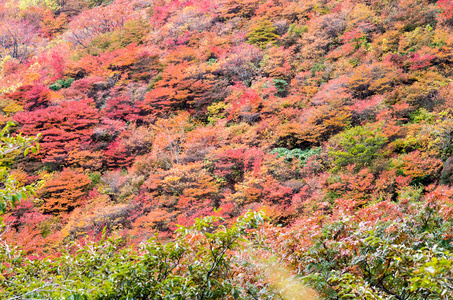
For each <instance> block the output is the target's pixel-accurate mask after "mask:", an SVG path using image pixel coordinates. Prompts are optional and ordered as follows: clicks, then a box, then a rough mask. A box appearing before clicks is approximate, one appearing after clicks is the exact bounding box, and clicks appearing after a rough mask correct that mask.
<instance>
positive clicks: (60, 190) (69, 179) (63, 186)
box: [37, 169, 91, 214]
mask: <svg viewBox="0 0 453 300" xmlns="http://www.w3.org/2000/svg"><path fill="white" fill-rule="evenodd" d="M90 183H91V180H90V178H89V177H88V176H87V175H85V174H84V173H81V172H78V171H76V170H71V169H64V170H63V171H61V172H60V173H55V174H53V175H51V177H50V179H48V180H45V183H44V185H43V187H42V188H40V189H39V190H38V191H37V196H38V197H39V198H40V199H41V201H43V203H42V205H41V209H42V211H43V212H44V213H53V214H61V213H67V212H71V211H72V210H73V209H74V208H76V207H77V206H80V205H81V204H82V203H83V201H84V200H85V197H86V196H87V195H88V191H87V188H88V186H89V184H90Z"/></svg>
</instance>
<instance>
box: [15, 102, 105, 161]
mask: <svg viewBox="0 0 453 300" xmlns="http://www.w3.org/2000/svg"><path fill="white" fill-rule="evenodd" d="M14 119H15V120H16V121H17V122H19V123H20V124H21V126H22V132H23V133H24V134H26V135H31V136H32V135H36V134H38V133H41V135H42V137H41V141H40V147H41V151H40V152H39V154H37V157H39V158H41V159H42V161H43V162H48V163H57V164H64V163H65V160H66V159H67V157H68V153H69V152H70V151H71V150H73V149H78V148H79V147H80V145H81V144H82V143H84V142H88V141H89V140H90V136H91V134H92V128H93V126H94V125H95V124H97V123H98V121H99V116H98V111H97V110H96V109H95V108H94V107H93V100H91V99H85V100H81V101H67V102H62V103H61V104H60V105H59V106H50V107H47V108H44V109H37V110H34V111H31V112H21V113H18V114H16V115H15V117H14Z"/></svg>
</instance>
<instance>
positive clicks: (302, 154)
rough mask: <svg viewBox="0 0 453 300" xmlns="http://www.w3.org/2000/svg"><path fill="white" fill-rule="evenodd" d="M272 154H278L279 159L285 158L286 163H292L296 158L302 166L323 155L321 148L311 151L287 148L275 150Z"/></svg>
mask: <svg viewBox="0 0 453 300" xmlns="http://www.w3.org/2000/svg"><path fill="white" fill-rule="evenodd" d="M271 153H272V154H277V157H284V158H285V159H286V161H288V162H290V161H292V160H293V159H294V158H296V159H298V160H299V163H300V164H301V165H304V164H305V163H306V162H307V161H308V160H309V159H310V157H312V156H315V155H319V154H321V147H316V148H311V149H306V150H302V149H298V148H296V149H292V150H289V149H287V148H275V149H274V150H272V151H271Z"/></svg>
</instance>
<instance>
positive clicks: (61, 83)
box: [49, 78, 74, 91]
mask: <svg viewBox="0 0 453 300" xmlns="http://www.w3.org/2000/svg"><path fill="white" fill-rule="evenodd" d="M73 81H74V79H73V78H68V79H66V80H63V79H60V80H57V82H55V83H54V84H51V85H49V89H51V90H52V91H59V90H61V89H67V88H69V87H70V86H71V84H72V82H73Z"/></svg>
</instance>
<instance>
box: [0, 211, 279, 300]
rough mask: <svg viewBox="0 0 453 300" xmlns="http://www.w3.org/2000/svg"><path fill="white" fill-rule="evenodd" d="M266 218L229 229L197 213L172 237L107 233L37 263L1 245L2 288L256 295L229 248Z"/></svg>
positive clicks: (21, 293)
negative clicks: (132, 243)
mask: <svg viewBox="0 0 453 300" xmlns="http://www.w3.org/2000/svg"><path fill="white" fill-rule="evenodd" d="M264 218H265V217H264V216H263V215H262V213H255V212H249V213H247V214H245V215H244V216H243V217H241V218H238V220H237V222H235V223H234V224H233V225H232V226H230V227H229V228H227V227H224V226H221V225H220V226H219V225H217V224H218V222H219V221H222V219H221V218H219V217H206V218H203V219H197V220H196V221H195V224H194V225H193V226H191V227H182V226H181V227H179V229H178V230H177V235H176V237H175V239H174V241H172V242H168V243H165V244H164V243H162V242H160V241H158V240H157V239H156V238H153V239H151V240H149V241H148V242H147V243H144V244H143V245H141V247H140V249H139V251H135V250H133V249H132V248H125V249H121V243H122V241H121V239H113V238H112V239H105V238H102V240H101V241H99V242H92V243H88V245H86V246H78V245H75V244H74V245H73V246H72V248H71V249H72V250H73V251H70V249H68V251H67V252H66V253H64V254H63V255H61V256H59V257H57V258H55V259H53V260H50V259H46V260H34V261H32V260H28V259H27V258H25V257H24V256H23V255H22V253H21V252H20V251H18V250H17V249H12V248H7V247H3V246H2V247H0V260H1V261H4V262H5V264H2V265H1V269H0V271H1V274H3V276H4V280H2V281H0V291H3V296H7V297H17V298H33V299H200V300H201V299H226V298H228V297H230V296H233V298H234V299H253V298H252V297H250V296H248V292H247V291H246V290H244V289H243V288H242V287H241V285H240V284H239V283H240V279H239V278H235V276H234V274H233V273H232V270H231V267H232V264H233V263H234V262H233V257H231V256H229V255H228V254H229V252H230V251H232V250H238V249H240V248H241V246H242V245H244V244H245V243H247V240H246V239H245V237H246V236H247V232H248V230H249V229H251V228H257V227H258V226H259V225H260V224H261V223H263V222H264ZM74 250H76V251H75V252H74ZM264 299H272V298H267V297H265V298H264Z"/></svg>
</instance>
